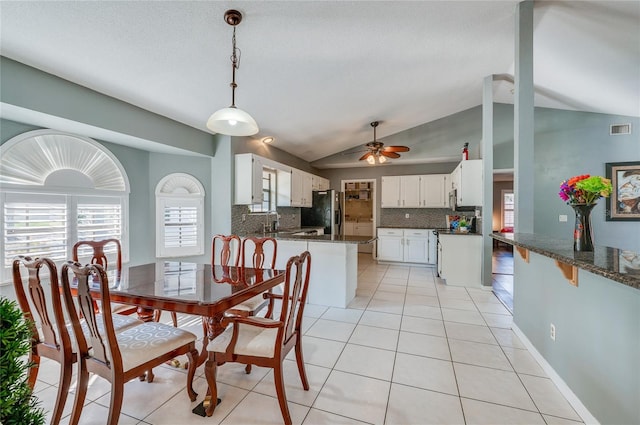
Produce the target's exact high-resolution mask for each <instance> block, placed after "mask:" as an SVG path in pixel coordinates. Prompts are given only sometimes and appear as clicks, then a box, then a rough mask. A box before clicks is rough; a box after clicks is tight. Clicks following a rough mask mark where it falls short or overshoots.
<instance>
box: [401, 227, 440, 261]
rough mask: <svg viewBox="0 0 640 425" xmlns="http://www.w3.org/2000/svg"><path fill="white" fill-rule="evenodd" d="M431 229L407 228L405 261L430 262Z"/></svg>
mask: <svg viewBox="0 0 640 425" xmlns="http://www.w3.org/2000/svg"><path fill="white" fill-rule="evenodd" d="M430 233H433V232H432V231H430V230H423V229H405V231H404V261H405V262H408V263H430V261H429V234H430Z"/></svg>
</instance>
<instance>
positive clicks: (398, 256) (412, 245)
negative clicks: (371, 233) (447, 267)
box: [378, 228, 436, 264]
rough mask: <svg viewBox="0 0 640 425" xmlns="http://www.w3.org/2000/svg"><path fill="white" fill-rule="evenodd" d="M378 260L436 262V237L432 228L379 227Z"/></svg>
mask: <svg viewBox="0 0 640 425" xmlns="http://www.w3.org/2000/svg"><path fill="white" fill-rule="evenodd" d="M378 260H379V261H396V262H403V263H419V264H435V262H436V238H435V235H434V234H433V230H431V229H385V228H379V229H378Z"/></svg>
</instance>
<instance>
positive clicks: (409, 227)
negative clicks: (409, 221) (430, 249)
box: [377, 226, 435, 230]
mask: <svg viewBox="0 0 640 425" xmlns="http://www.w3.org/2000/svg"><path fill="white" fill-rule="evenodd" d="M377 228H378V229H420V230H435V229H434V228H433V227H420V226H378V227H377Z"/></svg>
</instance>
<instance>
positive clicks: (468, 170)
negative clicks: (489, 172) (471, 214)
mask: <svg viewBox="0 0 640 425" xmlns="http://www.w3.org/2000/svg"><path fill="white" fill-rule="evenodd" d="M451 185H452V187H453V188H454V189H456V195H457V204H458V205H460V206H475V205H482V160H481V159H471V160H468V161H461V162H460V164H458V166H457V167H456V168H455V170H453V172H452V173H451Z"/></svg>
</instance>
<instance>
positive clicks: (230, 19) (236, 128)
mask: <svg viewBox="0 0 640 425" xmlns="http://www.w3.org/2000/svg"><path fill="white" fill-rule="evenodd" d="M224 20H225V21H226V22H227V24H229V25H231V26H232V27H233V39H232V46H233V48H232V52H231V69H232V80H231V106H229V107H228V108H223V109H220V110H218V111H216V112H214V113H213V115H211V116H210V117H209V119H208V120H207V128H208V129H209V130H211V131H213V132H215V133H220V134H226V135H228V136H251V135H253V134H256V133H257V132H258V124H256V121H255V120H254V119H253V118H252V117H251V115H249V114H248V113H246V112H245V111H243V110H242V109H239V108H237V107H236V87H238V85H237V84H236V69H238V68H239V67H240V66H239V60H238V55H237V52H238V50H239V49H238V48H236V26H237V25H238V24H239V23H240V22H241V21H242V13H240V12H238V11H237V10H233V9H230V10H227V11H226V12H225V14H224Z"/></svg>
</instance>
